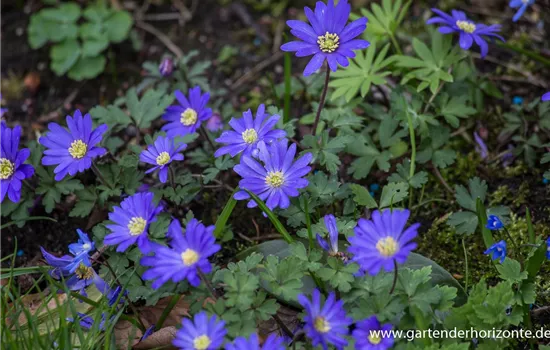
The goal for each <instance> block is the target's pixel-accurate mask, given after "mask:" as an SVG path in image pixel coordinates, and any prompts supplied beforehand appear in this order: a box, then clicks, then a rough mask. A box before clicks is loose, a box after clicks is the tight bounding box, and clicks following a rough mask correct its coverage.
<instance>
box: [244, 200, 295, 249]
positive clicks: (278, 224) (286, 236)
mask: <svg viewBox="0 0 550 350" xmlns="http://www.w3.org/2000/svg"><path fill="white" fill-rule="evenodd" d="M245 191H246V193H248V195H249V196H250V197H252V200H253V201H254V202H256V204H258V207H260V209H261V210H262V211H263V212H264V213H265V214H266V215H267V217H268V218H269V220H270V221H271V223H272V224H273V226H275V228H276V229H277V231H278V232H279V233H280V234H281V235H282V236H283V238H284V239H285V241H287V242H288V243H292V242H293V241H294V240H293V239H292V237H291V236H290V234H289V233H288V231H287V230H286V229H285V227H284V226H283V224H282V223H281V222H280V221H279V219H278V218H277V216H276V215H275V214H273V212H272V211H271V210H270V209H269V208H268V207H267V206H266V205H265V203H264V202H263V201H262V200H261V199H260V198H259V197H258V196H256V195H255V194H254V193H252V192H250V191H248V190H246V189H245Z"/></svg>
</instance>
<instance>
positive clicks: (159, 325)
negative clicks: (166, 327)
mask: <svg viewBox="0 0 550 350" xmlns="http://www.w3.org/2000/svg"><path fill="white" fill-rule="evenodd" d="M180 298H181V295H179V294H174V295H172V298H171V299H170V302H169V303H168V305H166V308H165V309H164V310H163V311H162V314H161V315H160V318H159V319H158V321H157V323H155V328H154V329H161V328H162V325H163V324H164V321H166V319H167V318H168V315H170V312H171V311H172V309H173V308H174V307H175V306H176V305H177V303H178V301H179V300H180Z"/></svg>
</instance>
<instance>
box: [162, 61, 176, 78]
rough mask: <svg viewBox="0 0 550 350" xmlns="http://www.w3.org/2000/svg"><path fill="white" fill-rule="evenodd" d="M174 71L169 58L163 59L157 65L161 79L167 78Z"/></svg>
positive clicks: (172, 62) (172, 63)
mask: <svg viewBox="0 0 550 350" xmlns="http://www.w3.org/2000/svg"><path fill="white" fill-rule="evenodd" d="M173 71H174V60H173V59H172V58H171V57H165V58H163V59H162V61H161V62H160V65H159V73H160V75H162V76H163V77H169V76H170V75H172V72H173Z"/></svg>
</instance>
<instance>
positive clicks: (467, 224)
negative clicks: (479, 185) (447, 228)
mask: <svg viewBox="0 0 550 350" xmlns="http://www.w3.org/2000/svg"><path fill="white" fill-rule="evenodd" d="M447 223H448V224H449V225H451V226H453V227H455V228H456V233H458V234H462V233H466V234H472V233H474V232H475V230H476V228H477V224H478V218H477V215H476V214H475V213H472V212H471V211H459V212H456V213H453V214H452V215H451V216H450V217H449V219H448V220H447Z"/></svg>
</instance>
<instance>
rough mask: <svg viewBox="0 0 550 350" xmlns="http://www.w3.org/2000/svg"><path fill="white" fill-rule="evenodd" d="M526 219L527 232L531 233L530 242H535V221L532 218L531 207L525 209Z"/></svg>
mask: <svg viewBox="0 0 550 350" xmlns="http://www.w3.org/2000/svg"><path fill="white" fill-rule="evenodd" d="M525 219H526V221H527V232H528V233H529V243H531V244H535V230H534V228H533V221H532V220H531V211H530V210H529V208H527V209H526V210H525Z"/></svg>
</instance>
